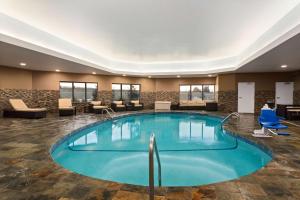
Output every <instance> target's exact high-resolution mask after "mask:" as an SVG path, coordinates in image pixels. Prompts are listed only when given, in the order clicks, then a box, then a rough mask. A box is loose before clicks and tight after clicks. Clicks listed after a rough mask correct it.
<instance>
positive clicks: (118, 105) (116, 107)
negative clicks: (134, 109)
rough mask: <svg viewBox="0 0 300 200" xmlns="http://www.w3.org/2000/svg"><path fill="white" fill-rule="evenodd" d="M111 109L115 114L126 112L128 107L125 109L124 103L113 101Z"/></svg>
mask: <svg viewBox="0 0 300 200" xmlns="http://www.w3.org/2000/svg"><path fill="white" fill-rule="evenodd" d="M111 108H112V109H113V110H114V111H115V112H119V111H125V110H126V107H125V105H124V102H123V101H113V102H112V103H111Z"/></svg>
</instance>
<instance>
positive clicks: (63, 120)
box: [0, 114, 300, 200]
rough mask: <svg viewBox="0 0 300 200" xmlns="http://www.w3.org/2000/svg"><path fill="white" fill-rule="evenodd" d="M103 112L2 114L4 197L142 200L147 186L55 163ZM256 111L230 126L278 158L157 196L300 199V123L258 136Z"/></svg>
mask: <svg viewBox="0 0 300 200" xmlns="http://www.w3.org/2000/svg"><path fill="white" fill-rule="evenodd" d="M102 119H103V117H101V115H92V114H84V115H78V116H74V117H57V116H54V115H52V116H48V117H47V118H45V119H40V120H26V119H4V118H0V199H1V200H5V199H13V200H19V199H24V200H25V199H26V200H27V199H28V200H35V199H36V200H44V199H45V200H47V199H60V200H70V199H74V200H75V199H89V200H106V199H107V200H108V199H112V200H143V199H148V195H147V188H146V187H140V186H132V185H126V184H119V183H114V182H109V181H101V180H96V179H92V178H88V177H84V176H81V175H78V174H75V173H72V172H69V171H68V170H66V169H64V168H62V167H60V166H58V165H56V164H55V163H54V162H53V161H52V159H51V157H50V154H49V149H50V147H51V145H52V144H53V143H55V142H56V141H57V140H59V139H60V138H61V137H62V136H64V135H66V134H68V133H70V132H71V131H72V130H75V129H77V128H79V127H82V126H85V125H87V124H89V123H93V122H96V121H98V120H102ZM255 128H258V125H257V123H256V119H255V117H254V116H253V115H242V116H241V118H240V120H231V121H230V122H229V123H228V124H227V125H226V129H228V130H231V131H232V132H235V133H237V134H239V135H242V136H244V137H247V138H249V139H251V140H252V141H255V142H258V143H261V144H264V145H266V146H267V147H269V148H270V149H271V150H272V151H273V154H274V159H273V161H272V162H271V163H269V164H268V165H267V166H266V167H265V168H263V169H261V170H259V171H258V172H256V173H254V174H251V175H249V176H245V177H241V178H240V179H237V180H233V181H229V182H223V183H218V184H212V185H206V186H200V187H172V188H159V189H157V190H156V195H157V196H156V199H157V200H158V199H159V200H189V199H192V200H199V199H203V200H212V199H217V200H228V199H232V200H250V199H254V200H266V199H271V200H277V199H278V200H279V199H284V200H292V199H295V200H296V199H298V200H299V199H300V128H299V127H293V126H291V125H290V126H289V129H288V131H289V132H290V133H291V136H288V137H285V136H275V137H273V138H267V139H257V138H253V137H252V136H250V133H251V132H252V131H253V129H255Z"/></svg>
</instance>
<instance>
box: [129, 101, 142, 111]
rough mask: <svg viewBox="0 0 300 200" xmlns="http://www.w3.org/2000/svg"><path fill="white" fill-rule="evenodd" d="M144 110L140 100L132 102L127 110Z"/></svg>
mask: <svg viewBox="0 0 300 200" xmlns="http://www.w3.org/2000/svg"><path fill="white" fill-rule="evenodd" d="M143 109H144V104H143V103H141V102H140V101H139V100H132V101H130V102H129V104H128V106H126V110H134V111H138V110H143Z"/></svg>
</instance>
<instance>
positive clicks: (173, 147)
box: [51, 113, 272, 186]
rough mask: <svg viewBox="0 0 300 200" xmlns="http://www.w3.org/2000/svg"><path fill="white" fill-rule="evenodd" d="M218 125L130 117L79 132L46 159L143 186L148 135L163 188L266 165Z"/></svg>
mask: <svg viewBox="0 0 300 200" xmlns="http://www.w3.org/2000/svg"><path fill="white" fill-rule="evenodd" d="M220 121H221V119H220V118H218V117H210V116H205V115H200V114H188V113H156V114H154V113H152V114H141V115H132V116H127V117H122V118H118V119H115V120H109V121H105V122H101V123H99V124H97V125H94V126H92V127H88V128H85V129H83V130H81V131H78V132H76V133H75V134H72V135H71V136H69V137H67V138H66V139H65V140H64V141H63V142H62V143H60V144H59V145H56V146H55V148H53V150H52V152H51V154H52V157H53V159H54V160H55V162H57V163H58V164H60V165H61V166H63V167H65V168H67V169H69V170H71V171H73V172H76V173H79V174H82V175H86V176H90V177H94V178H99V179H104V180H111V181H116V182H121V183H129V184H135V185H145V186H146V185H148V148H149V138H150V135H151V134H152V133H154V134H155V136H156V141H157V146H158V149H159V154H160V159H161V165H162V185H163V186H195V185H203V184H209V183H216V182H221V181H226V180H231V179H235V178H238V177H240V176H244V175H248V174H251V173H253V172H255V171H256V170H258V169H260V168H261V167H263V166H264V165H266V164H267V163H268V162H270V161H271V159H272V158H271V156H270V155H269V154H267V153H266V152H264V151H262V150H261V149H260V148H258V147H257V146H254V145H251V144H250V143H248V142H245V141H244V140H241V139H238V138H236V137H234V136H232V135H231V134H228V133H226V132H225V131H223V130H221V126H220ZM156 164H157V163H155V165H156ZM155 167H156V168H155V178H157V165H156V166H155ZM155 181H156V184H158V183H157V179H156V180H155Z"/></svg>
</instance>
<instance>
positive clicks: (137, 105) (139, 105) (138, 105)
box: [134, 104, 143, 107]
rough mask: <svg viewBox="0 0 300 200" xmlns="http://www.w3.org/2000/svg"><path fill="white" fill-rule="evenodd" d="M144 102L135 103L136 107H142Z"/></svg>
mask: <svg viewBox="0 0 300 200" xmlns="http://www.w3.org/2000/svg"><path fill="white" fill-rule="evenodd" d="M142 106H143V105H142V104H134V107H142Z"/></svg>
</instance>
